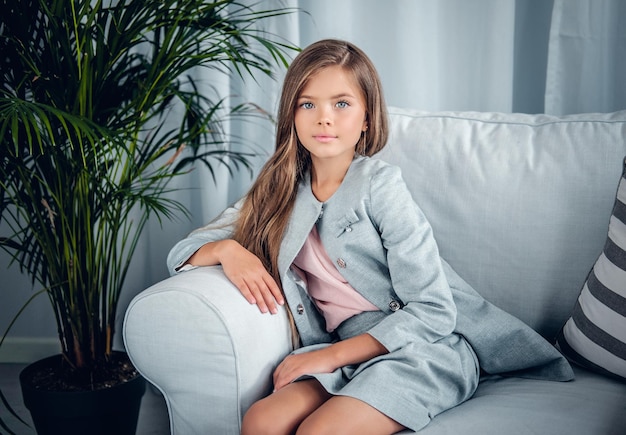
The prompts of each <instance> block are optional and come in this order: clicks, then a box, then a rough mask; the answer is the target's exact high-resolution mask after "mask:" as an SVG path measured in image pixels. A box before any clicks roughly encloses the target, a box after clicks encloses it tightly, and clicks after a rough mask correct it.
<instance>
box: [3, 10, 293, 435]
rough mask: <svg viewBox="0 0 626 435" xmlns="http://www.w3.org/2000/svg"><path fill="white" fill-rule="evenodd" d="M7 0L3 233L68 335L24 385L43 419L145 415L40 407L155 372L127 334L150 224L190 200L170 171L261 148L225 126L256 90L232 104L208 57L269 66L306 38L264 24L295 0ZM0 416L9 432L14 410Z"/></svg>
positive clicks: (46, 422)
mask: <svg viewBox="0 0 626 435" xmlns="http://www.w3.org/2000/svg"><path fill="white" fill-rule="evenodd" d="M0 5H1V6H0V7H1V8H2V9H1V10H0V62H1V63H0V65H1V68H0V71H1V72H0V75H1V81H2V84H1V88H0V140H1V141H2V144H1V146H0V223H3V225H4V227H6V228H9V234H3V235H0V247H1V248H2V249H3V250H5V251H7V252H8V253H9V254H10V256H11V258H12V260H13V261H14V262H16V263H17V264H18V265H19V267H20V268H21V270H22V271H23V272H24V273H27V274H28V275H29V276H30V278H31V279H32V282H33V284H39V285H41V286H42V288H43V289H42V290H41V291H40V292H41V293H45V294H47V296H48V298H49V300H50V303H51V307H52V310H53V312H54V317H55V320H56V325H57V329H58V336H59V341H60V347H61V354H60V355H56V356H52V357H50V358H46V359H45V360H43V361H40V362H37V363H35V364H33V365H31V366H29V367H27V368H26V369H25V370H24V371H23V372H22V374H21V376H20V380H21V383H22V391H23V395H24V400H25V403H26V405H27V407H29V409H30V410H31V415H32V416H33V421H34V423H35V426H36V429H37V431H38V432H39V433H52V432H53V433H64V434H67V433H90V434H95V433H107V434H109V433H116V434H119V433H133V432H134V426H133V422H132V421H131V425H130V426H131V427H130V429H121V428H119V427H113V426H111V424H112V422H113V421H114V420H118V419H117V418H114V417H116V416H119V415H121V414H122V412H123V410H124V409H131V410H134V411H137V410H138V403H137V405H136V406H135V405H130V404H129V405H125V404H122V403H121V402H119V400H120V399H113V405H105V404H97V405H95V407H96V408H99V409H96V414H98V413H100V414H103V413H104V417H102V416H100V417H98V418H100V420H99V421H96V423H95V426H94V427H93V428H89V429H87V428H85V427H84V426H80V425H79V424H80V423H76V422H72V423H70V427H68V428H65V429H62V428H61V427H60V426H58V425H59V424H61V423H59V422H58V421H54V422H53V421H52V420H51V418H52V417H51V416H50V415H49V414H51V413H52V411H51V408H52V407H53V405H50V404H48V405H46V404H44V405H43V408H44V411H45V414H46V415H44V416H42V417H39V416H37V415H35V410H34V408H35V407H36V406H38V405H37V401H38V400H39V399H37V398H35V396H34V394H35V393H38V392H40V391H44V392H50V391H53V393H50V394H52V398H53V401H54V402H55V405H54V407H56V408H61V409H60V411H63V410H68V409H70V408H76V406H77V405H64V404H61V403H60V402H59V401H60V400H61V398H62V397H67V396H72V395H73V396H74V397H77V398H78V400H79V403H81V404H84V403H86V401H87V399H85V398H84V396H82V394H83V393H85V392H86V391H92V390H101V389H104V390H107V391H108V392H109V393H110V391H111V390H113V388H114V387H115V386H116V385H122V386H125V388H127V390H126V392H125V393H123V394H124V395H125V396H127V397H130V396H133V395H134V396H137V397H138V399H136V400H138V401H140V400H141V395H142V394H143V389H144V388H145V387H144V385H143V384H142V382H143V380H142V379H141V378H138V379H139V380H138V381H134V382H135V384H132V381H130V382H129V381H128V379H129V378H130V379H135V378H137V373H136V372H135V370H134V368H133V367H132V364H131V363H130V362H129V361H128V359H127V358H126V355H125V354H124V353H123V352H116V351H115V350H114V349H113V337H114V335H115V332H116V331H115V325H116V316H117V315H118V314H119V309H118V308H119V307H118V301H119V297H120V292H121V291H122V288H123V285H124V281H125V278H126V276H127V274H128V271H129V263H130V260H131V257H132V255H133V252H134V250H135V247H136V246H137V242H138V240H139V237H140V235H141V232H142V229H143V228H144V226H145V224H146V222H147V221H148V219H149V218H150V217H152V216H157V217H158V218H159V219H161V218H170V217H172V216H173V215H175V214H177V213H185V212H186V209H185V208H184V206H183V205H182V204H180V203H179V202H177V201H176V200H174V199H173V197H172V195H169V191H170V190H171V187H168V186H169V185H170V184H169V183H170V181H171V180H172V179H173V178H175V177H177V176H179V175H181V174H184V173H185V172H187V171H188V169H189V165H190V164H192V163H193V162H202V163H204V164H206V165H207V167H209V169H212V168H213V165H215V164H216V162H220V163H223V164H226V165H229V169H234V168H235V167H241V166H244V167H245V166H246V165H248V163H249V160H248V158H249V155H248V154H243V153H241V152H233V151H229V148H228V146H227V138H226V137H225V136H224V134H222V132H223V129H222V121H223V119H225V117H229V116H237V115H244V114H245V113H246V112H247V110H246V107H247V106H246V105H240V106H237V107H226V106H225V104H224V98H223V97H222V98H220V96H219V95H211V93H207V92H205V91H201V90H200V89H201V86H200V85H199V83H198V81H197V79H194V77H195V75H194V73H195V72H197V70H198V69H201V68H203V67H206V68H216V69H218V70H220V71H222V72H224V73H231V72H232V71H236V72H238V73H240V74H243V73H244V72H251V73H262V74H266V75H271V74H272V71H273V68H274V67H275V66H277V65H284V64H286V57H285V56H286V54H287V53H288V52H289V50H291V49H292V48H293V47H290V46H289V44H284V43H282V42H280V40H279V39H277V38H275V37H273V36H272V35H269V34H267V33H265V32H263V31H261V30H259V26H258V25H257V24H258V22H259V21H262V20H265V19H267V18H268V17H271V16H275V15H279V14H285V13H290V12H291V11H289V10H286V9H284V8H280V9H272V10H258V5H253V6H249V5H248V3H246V2H243V3H242V2H240V1H233V0H230V1H228V0H214V1H211V0H185V1H177V0H0ZM255 6H256V7H255ZM172 107H178V108H179V110H178V112H173V111H172V110H171V109H172ZM175 113H180V116H179V117H176V116H175ZM166 121H167V122H166ZM7 290H9V289H3V291H7ZM35 365H37V367H34V366H35ZM39 366H44V367H43V368H40V367H39ZM42 370H43V372H42ZM42 373H43V374H42ZM118 378H119V379H118ZM44 381H46V382H48V381H53V382H48V383H50V384H51V385H44ZM129 385H131V387H128V386H129ZM132 385H135V386H132ZM59 389H70V390H73V391H74V392H75V393H80V394H65V395H63V394H61V395H58V394H57V392H56V390H59ZM46 394H48V393H46ZM50 394H48V395H50ZM0 399H4V397H3V396H1V392H0ZM3 401H4V400H3ZM4 402H5V405H6V401H4ZM108 406H110V407H111V409H109V408H107V407H108ZM9 409H10V407H9ZM60 411H59V412H60ZM54 412H57V411H54ZM81 412H82V411H81ZM79 417H80V418H83V419H84V418H85V416H84V415H81V416H79ZM132 419H133V417H131V420H132ZM115 424H117V423H115ZM134 424H135V425H136V412H135V416H134ZM49 426H51V427H49ZM0 427H2V428H4V429H5V430H6V431H9V432H11V430H10V429H9V427H8V426H7V424H6V423H5V422H3V421H2V420H0ZM50 429H51V430H52V432H50ZM11 433H12V432H11Z"/></svg>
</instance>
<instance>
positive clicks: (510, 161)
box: [378, 108, 626, 339]
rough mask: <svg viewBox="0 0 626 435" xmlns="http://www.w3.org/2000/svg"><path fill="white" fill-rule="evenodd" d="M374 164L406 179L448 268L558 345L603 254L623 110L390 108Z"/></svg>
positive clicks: (624, 138)
mask: <svg viewBox="0 0 626 435" xmlns="http://www.w3.org/2000/svg"><path fill="white" fill-rule="evenodd" d="M389 117H390V127H391V135H390V139H389V143H388V145H387V147H386V148H385V149H384V150H383V151H381V153H379V155H378V157H380V158H382V159H384V160H386V161H389V162H390V163H393V164H395V165H398V166H400V167H401V168H402V173H403V176H404V179H405V181H406V182H407V184H408V186H409V188H410V190H411V192H412V194H413V197H414V199H415V201H416V202H417V203H418V205H419V206H420V207H421V208H422V210H423V211H424V213H425V214H426V216H427V217H428V218H429V220H430V222H431V225H432V227H433V229H434V233H435V238H436V239H437V241H438V244H439V248H440V251H441V255H442V257H444V258H445V259H446V260H447V261H448V262H449V263H450V264H451V265H452V267H454V268H455V270H456V271H457V272H458V273H459V274H460V275H461V276H462V277H463V278H464V279H465V280H466V281H467V282H468V283H470V284H471V285H472V286H473V287H474V288H475V289H476V290H477V291H478V292H480V293H481V294H482V295H483V296H484V297H485V298H486V299H488V300H489V301H491V302H493V303H494V304H495V305H497V306H499V307H501V308H503V309H504V310H506V311H508V312H509V313H511V314H513V315H515V316H516V317H518V318H520V319H521V320H523V321H524V322H526V323H528V324H529V325H530V326H532V327H533V328H534V329H536V330H537V331H538V332H540V333H541V334H542V335H544V336H545V337H546V338H548V339H552V338H554V336H555V335H556V333H557V332H558V330H559V329H560V328H561V326H562V325H563V323H564V322H565V320H566V319H567V318H568V317H569V315H570V313H571V309H572V307H573V306H574V304H575V302H576V298H577V296H578V293H579V292H580V290H581V288H582V285H583V283H584V281H585V278H586V276H587V274H588V273H589V270H590V269H591V267H592V265H593V263H594V262H595V260H596V258H597V257H598V255H599V254H600V252H601V250H602V247H603V245H604V242H605V239H606V234H607V228H608V222H609V216H610V213H611V209H612V206H613V202H614V199H615V192H616V189H617V184H618V181H619V178H620V175H621V169H622V162H623V158H624V156H626V111H621V112H616V113H611V114H580V115H567V116H560V117H556V116H548V115H527V114H504V113H475V112H439V113H426V112H419V111H412V110H403V109H397V108H390V109H389Z"/></svg>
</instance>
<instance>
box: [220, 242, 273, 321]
mask: <svg viewBox="0 0 626 435" xmlns="http://www.w3.org/2000/svg"><path fill="white" fill-rule="evenodd" d="M226 248H227V249H225V250H223V251H222V253H221V255H220V263H221V264H222V267H223V268H224V273H225V274H226V276H227V277H228V279H230V281H231V282H232V283H233V284H234V285H235V286H236V287H237V288H238V289H239V291H240V292H241V294H242V295H243V296H244V297H245V298H246V300H247V301H248V302H249V303H251V304H256V305H257V306H258V307H259V310H260V311H261V312H262V313H267V312H270V313H273V314H276V313H278V308H277V306H276V304H278V305H283V304H284V303H285V301H284V298H283V295H282V292H281V290H280V287H278V284H276V281H274V279H273V278H272V276H271V275H270V274H269V272H268V271H267V270H266V269H265V267H264V266H263V263H262V262H261V260H260V259H259V258H258V257H257V256H256V255H254V254H252V253H251V252H250V251H248V250H247V249H245V248H244V247H242V246H241V245H239V244H238V243H230V244H228V245H226Z"/></svg>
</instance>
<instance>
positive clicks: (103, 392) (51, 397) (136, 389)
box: [20, 355, 146, 435]
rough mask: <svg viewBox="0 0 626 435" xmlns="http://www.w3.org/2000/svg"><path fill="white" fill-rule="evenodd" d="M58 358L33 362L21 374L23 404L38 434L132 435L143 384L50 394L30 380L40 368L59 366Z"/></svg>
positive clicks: (136, 381) (135, 381)
mask: <svg viewBox="0 0 626 435" xmlns="http://www.w3.org/2000/svg"><path fill="white" fill-rule="evenodd" d="M60 359H61V356H60V355H55V356H52V357H48V358H44V359H42V360H39V361H36V362H34V363H32V364H30V365H28V366H27V367H25V368H24V370H22V372H21V373H20V385H21V387H22V397H23V400H24V405H26V408H28V410H29V411H30V414H31V417H32V420H33V423H34V425H35V429H36V430H37V434H38V435H58V434H63V435H86V434H89V435H134V434H135V432H136V430H137V419H138V417H139V407H140V405H141V398H142V397H143V394H144V392H145V391H146V382H145V380H144V379H143V378H142V377H141V376H140V375H136V376H135V377H134V378H133V379H131V380H129V381H126V382H124V383H120V384H117V385H113V386H110V387H106V388H100V389H97V390H90V391H49V390H45V389H41V388H37V386H36V385H33V384H32V382H31V381H30V379H31V377H32V374H33V373H34V372H37V371H40V370H41V369H42V367H48V366H50V365H55V364H56V365H58V364H59V361H60Z"/></svg>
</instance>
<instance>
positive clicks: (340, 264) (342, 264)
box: [337, 258, 346, 269]
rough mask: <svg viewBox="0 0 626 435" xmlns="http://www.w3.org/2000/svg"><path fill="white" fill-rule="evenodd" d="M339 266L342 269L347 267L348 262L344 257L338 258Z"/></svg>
mask: <svg viewBox="0 0 626 435" xmlns="http://www.w3.org/2000/svg"><path fill="white" fill-rule="evenodd" d="M337 266H339V267H341V268H342V269H345V268H346V262H345V260H344V259H343V258H338V259H337Z"/></svg>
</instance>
